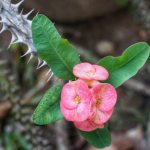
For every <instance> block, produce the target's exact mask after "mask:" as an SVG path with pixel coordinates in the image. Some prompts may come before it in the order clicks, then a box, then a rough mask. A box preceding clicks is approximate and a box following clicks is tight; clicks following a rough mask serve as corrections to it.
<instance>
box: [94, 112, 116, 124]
mask: <svg viewBox="0 0 150 150" xmlns="http://www.w3.org/2000/svg"><path fill="white" fill-rule="evenodd" d="M112 113H113V109H112V110H110V111H107V112H106V111H105V112H102V111H100V110H98V109H97V110H96V112H95V114H94V115H93V116H92V118H91V120H92V121H93V122H94V123H95V124H100V125H101V124H104V123H106V122H107V121H108V120H109V119H110V117H111V116H112Z"/></svg>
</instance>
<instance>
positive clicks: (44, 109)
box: [33, 85, 63, 125]
mask: <svg viewBox="0 0 150 150" xmlns="http://www.w3.org/2000/svg"><path fill="white" fill-rule="evenodd" d="M61 89H62V86H60V85H55V86H53V87H52V88H51V89H49V90H48V91H47V92H46V94H45V95H44V97H43V98H42V100H41V101H40V103H39V105H38V107H37V108H36V110H35V112H34V114H33V121H34V123H36V124H38V125H45V124H48V123H52V122H55V121H57V120H59V119H62V118H63V116H62V114H61V112H60V94H61Z"/></svg>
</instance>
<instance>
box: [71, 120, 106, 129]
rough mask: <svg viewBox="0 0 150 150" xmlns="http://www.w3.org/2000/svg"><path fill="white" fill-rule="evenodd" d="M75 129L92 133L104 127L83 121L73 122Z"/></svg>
mask: <svg viewBox="0 0 150 150" xmlns="http://www.w3.org/2000/svg"><path fill="white" fill-rule="evenodd" d="M74 125H75V127H76V128H78V129H80V130H81V131H88V132H89V131H93V130H95V129H97V128H103V127H104V125H96V124H95V123H93V122H91V121H90V120H88V119H87V120H85V121H82V122H74Z"/></svg>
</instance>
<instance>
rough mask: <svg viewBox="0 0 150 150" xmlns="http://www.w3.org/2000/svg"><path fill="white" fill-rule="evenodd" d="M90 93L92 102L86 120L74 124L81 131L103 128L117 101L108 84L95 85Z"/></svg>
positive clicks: (112, 89) (111, 87)
mask: <svg viewBox="0 0 150 150" xmlns="http://www.w3.org/2000/svg"><path fill="white" fill-rule="evenodd" d="M91 91H92V95H93V100H92V107H91V111H90V114H89V117H88V119H87V120H85V121H82V122H79V121H78V122H74V125H75V126H76V127H77V128H78V129H80V130H82V131H93V130H95V129H97V128H103V127H104V123H106V122H107V121H108V120H109V119H110V117H111V115H112V113H113V109H114V106H115V104H116V101H117V94H116V90H115V89H114V87H113V86H112V85H110V84H103V83H99V84H96V85H94V87H93V88H92V89H91Z"/></svg>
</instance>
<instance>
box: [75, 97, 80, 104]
mask: <svg viewBox="0 0 150 150" xmlns="http://www.w3.org/2000/svg"><path fill="white" fill-rule="evenodd" d="M75 102H76V103H77V104H80V102H81V99H80V97H79V96H78V95H77V96H76V97H75Z"/></svg>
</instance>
